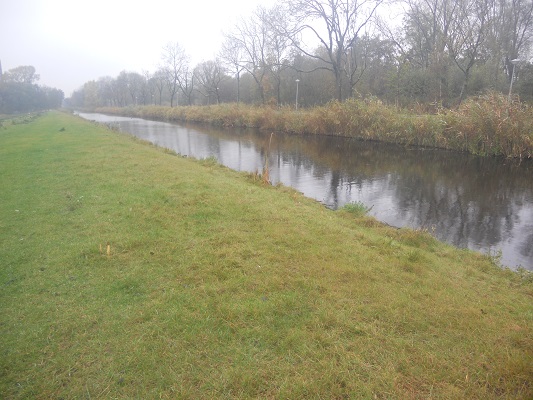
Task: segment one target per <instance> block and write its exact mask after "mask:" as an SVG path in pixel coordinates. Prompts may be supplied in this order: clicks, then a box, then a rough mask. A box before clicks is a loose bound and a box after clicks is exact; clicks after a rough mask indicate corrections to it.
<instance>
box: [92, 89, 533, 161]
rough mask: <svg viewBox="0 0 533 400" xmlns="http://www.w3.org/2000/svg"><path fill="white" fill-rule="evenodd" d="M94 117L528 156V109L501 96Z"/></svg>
mask: <svg viewBox="0 0 533 400" xmlns="http://www.w3.org/2000/svg"><path fill="white" fill-rule="evenodd" d="M98 111H100V112H104V113H113V114H118V115H127V116H136V117H141V118H148V119H159V120H169V121H196V122H207V123H210V124H214V125H220V126H244V127H256V128H260V129H264V130H272V131H278V132H289V133H297V134H325V135H340V136H348V137H356V138H360V139H365V140H379V141H383V142H390V143H400V144H405V145H414V146H429V147H438V148H444V149H451V150H459V151H466V152H469V153H472V154H478V155H496V156H505V157H513V158H521V159H524V158H532V157H533V110H532V109H531V107H530V106H528V105H526V104H524V103H520V102H518V101H513V102H509V101H508V99H507V97H506V96H503V95H501V94H498V93H489V94H487V95H484V96H480V97H478V98H475V99H470V100H468V101H466V102H464V103H463V104H462V105H461V106H460V107H459V108H458V109H457V110H444V109H441V110H439V111H438V112H437V113H435V114H415V113H413V112H406V111H402V110H398V109H396V108H395V107H390V106H386V105H384V104H382V103H381V102H380V101H377V100H356V99H352V100H348V101H346V102H343V103H339V102H332V103H329V104H327V105H325V106H322V107H315V108H310V109H303V110H300V111H298V112H294V110H293V109H291V108H282V109H276V108H271V107H253V106H247V105H243V104H221V105H216V106H202V107H174V108H170V107H157V106H144V107H127V108H102V109H98Z"/></svg>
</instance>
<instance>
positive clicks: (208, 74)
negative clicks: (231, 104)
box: [194, 59, 225, 104]
mask: <svg viewBox="0 0 533 400" xmlns="http://www.w3.org/2000/svg"><path fill="white" fill-rule="evenodd" d="M194 74H195V76H196V81H197V82H198V89H197V90H198V92H199V93H200V94H201V95H202V96H203V97H205V98H206V99H207V103H208V104H211V98H212V97H213V98H215V99H216V102H217V104H218V103H220V84H221V83H222V80H223V79H224V78H225V75H224V70H223V68H222V63H221V61H220V60H219V59H216V60H214V61H205V62H202V63H200V64H198V65H197V66H196V68H195V69H194Z"/></svg>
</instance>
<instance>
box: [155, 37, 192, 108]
mask: <svg viewBox="0 0 533 400" xmlns="http://www.w3.org/2000/svg"><path fill="white" fill-rule="evenodd" d="M161 59H162V61H163V66H162V68H161V69H162V70H163V71H164V72H165V81H166V85H167V88H168V92H169V94H170V107H174V99H175V98H176V93H177V92H178V89H179V87H180V85H179V82H180V79H181V80H182V81H183V77H182V74H183V73H184V70H185V69H186V67H188V63H189V59H188V57H187V55H186V53H185V50H184V49H183V48H182V47H181V45H180V44H179V43H177V42H176V43H168V44H167V45H166V46H165V47H164V48H163V54H162V55H161Z"/></svg>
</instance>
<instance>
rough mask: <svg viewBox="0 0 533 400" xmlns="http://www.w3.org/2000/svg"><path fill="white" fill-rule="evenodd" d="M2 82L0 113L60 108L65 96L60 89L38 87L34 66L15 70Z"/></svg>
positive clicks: (8, 72) (0, 87)
mask: <svg viewBox="0 0 533 400" xmlns="http://www.w3.org/2000/svg"><path fill="white" fill-rule="evenodd" d="M2 78H3V79H2V80H1V81H0V113H4V114H12V113H22V112H30V111H38V110H45V109H50V108H57V107H60V106H61V104H62V102H63V98H64V94H63V92H62V91H61V90H59V89H54V88H49V87H46V86H43V87H41V86H38V85H37V84H36V83H35V82H36V81H37V80H38V78H39V75H37V74H36V73H35V68H34V67H32V66H22V67H17V68H13V69H11V70H9V71H7V72H6V73H4V74H3V75H2Z"/></svg>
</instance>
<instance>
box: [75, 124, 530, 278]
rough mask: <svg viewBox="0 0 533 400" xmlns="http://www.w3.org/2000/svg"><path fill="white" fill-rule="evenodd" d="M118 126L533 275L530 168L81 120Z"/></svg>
mask: <svg viewBox="0 0 533 400" xmlns="http://www.w3.org/2000/svg"><path fill="white" fill-rule="evenodd" d="M80 115H81V116H83V117H84V118H88V119H93V120H97V121H100V122H106V123H116V124H118V126H119V128H120V129H121V130H123V131H126V132H129V133H132V134H134V135H136V136H139V137H141V138H143V139H146V140H149V141H151V142H153V143H156V144H158V145H160V146H163V147H166V148H170V149H173V150H175V151H176V152H178V153H180V154H183V155H188V156H194V157H196V158H207V157H216V158H217V159H218V161H219V162H220V163H222V164H224V165H226V166H228V167H230V168H233V169H235V170H239V171H250V172H253V171H261V170H262V168H263V166H264V164H265V160H266V157H267V156H268V163H269V167H270V177H271V179H272V181H273V183H278V182H281V183H283V184H284V185H287V186H292V187H294V188H295V189H297V190H299V191H301V192H302V193H304V194H305V195H306V196H309V197H312V198H315V199H317V200H319V201H321V202H323V203H324V204H325V205H326V206H328V207H331V208H338V207H341V206H342V205H344V204H346V203H347V202H353V201H361V202H363V203H364V204H366V205H367V206H368V207H372V210H371V212H370V213H371V215H374V216H375V217H376V218H378V219H379V220H381V221H384V222H386V223H388V224H390V225H393V226H399V227H404V226H409V227H413V228H421V227H422V228H427V229H430V230H432V231H434V234H435V236H437V237H438V238H439V239H441V240H444V241H446V242H448V243H452V244H454V245H456V246H458V247H467V248H471V249H475V250H479V251H482V252H488V251H491V252H492V253H495V252H497V251H499V250H501V251H502V254H503V257H502V262H503V263H504V264H505V265H507V266H510V267H516V266H518V265H521V266H523V267H524V268H527V269H530V270H533V179H532V178H533V165H532V163H531V162H524V163H522V164H518V163H515V162H512V161H502V160H501V159H494V158H480V157H473V156H468V155H465V154H458V153H454V152H447V151H440V150H428V149H422V150H421V149H406V148H404V147H401V146H395V145H385V144H381V143H370V142H360V141H356V140H353V139H346V138H338V137H325V136H305V137H301V136H291V135H282V134H274V135H272V136H271V134H270V132H266V133H265V132H258V131H255V130H239V129H231V130H230V129H217V128H212V127H205V126H196V125H195V126H193V125H185V126H180V125H175V124H169V123H164V122H153V121H146V120H141V119H135V118H123V117H110V116H104V115H101V114H80Z"/></svg>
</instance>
